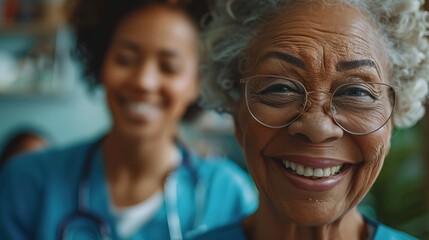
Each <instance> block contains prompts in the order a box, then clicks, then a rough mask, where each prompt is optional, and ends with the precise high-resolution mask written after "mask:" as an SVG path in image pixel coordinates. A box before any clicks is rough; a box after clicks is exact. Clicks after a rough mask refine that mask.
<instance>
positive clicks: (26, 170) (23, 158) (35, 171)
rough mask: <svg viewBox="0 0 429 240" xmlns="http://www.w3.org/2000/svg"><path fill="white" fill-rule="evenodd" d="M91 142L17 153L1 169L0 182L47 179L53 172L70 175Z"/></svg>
mask: <svg viewBox="0 0 429 240" xmlns="http://www.w3.org/2000/svg"><path fill="white" fill-rule="evenodd" d="M91 144H93V142H85V143H81V144H77V145H73V146H68V147H63V148H51V149H46V150H43V151H38V152H32V153H26V154H22V155H18V156H17V157H15V158H13V159H11V160H9V161H8V162H7V163H6V164H5V166H4V167H3V168H2V169H1V171H0V179H1V182H2V183H4V182H5V181H6V182H9V181H8V180H11V179H15V180H20V182H23V183H24V184H25V182H28V181H36V182H38V181H42V179H47V178H49V176H51V175H55V174H64V173H67V174H70V175H72V174H73V170H74V169H76V170H77V168H78V166H80V164H79V162H83V160H81V159H83V156H84V155H85V154H86V152H87V150H88V148H89V146H90V145H91ZM80 160H81V161H80ZM70 175H69V176H70ZM63 176H64V175H63ZM15 182H16V181H15ZM2 185H3V184H2Z"/></svg>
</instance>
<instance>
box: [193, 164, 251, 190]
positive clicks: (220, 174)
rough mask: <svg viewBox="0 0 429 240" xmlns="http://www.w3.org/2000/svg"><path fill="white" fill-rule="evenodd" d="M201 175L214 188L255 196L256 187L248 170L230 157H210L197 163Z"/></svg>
mask: <svg viewBox="0 0 429 240" xmlns="http://www.w3.org/2000/svg"><path fill="white" fill-rule="evenodd" d="M197 169H198V170H197V171H198V172H199V176H200V178H201V179H203V181H204V182H205V183H206V185H208V186H210V187H211V188H213V189H216V188H217V187H221V188H222V189H224V190H228V189H229V190H231V191H234V190H237V191H239V192H240V193H243V194H244V195H249V196H253V195H254V190H255V187H254V185H253V182H252V180H251V178H250V176H249V174H248V173H247V172H245V171H244V170H243V169H241V168H240V167H239V166H238V165H236V164H235V163H234V162H232V161H231V160H229V159H226V158H222V157H208V158H205V159H200V161H198V164H197Z"/></svg>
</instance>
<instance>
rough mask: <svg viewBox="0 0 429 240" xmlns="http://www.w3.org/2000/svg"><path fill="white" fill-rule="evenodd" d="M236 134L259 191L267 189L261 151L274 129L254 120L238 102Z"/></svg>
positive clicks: (268, 186) (266, 178)
mask: <svg viewBox="0 0 429 240" xmlns="http://www.w3.org/2000/svg"><path fill="white" fill-rule="evenodd" d="M236 127H237V128H238V129H237V131H239V132H238V133H237V135H239V138H240V139H239V141H240V143H241V145H242V148H243V151H244V154H245V159H246V161H247V164H248V168H249V172H250V174H251V175H252V177H253V180H254V182H255V184H256V186H257V188H258V190H259V191H269V188H270V184H268V182H267V181H268V180H269V177H268V171H267V168H266V164H265V162H264V161H265V160H264V159H263V158H262V154H261V153H262V152H263V151H264V149H265V147H266V146H267V145H268V144H269V142H270V141H271V139H273V137H274V135H275V133H276V130H275V129H269V128H267V127H264V126H262V125H261V124H259V123H258V122H256V121H255V120H254V119H253V117H252V116H251V115H250V114H249V112H248V111H247V107H246V105H245V103H244V104H242V103H240V106H239V108H238V114H237V115H236Z"/></svg>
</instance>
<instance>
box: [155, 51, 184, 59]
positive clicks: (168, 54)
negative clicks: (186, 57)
mask: <svg viewBox="0 0 429 240" xmlns="http://www.w3.org/2000/svg"><path fill="white" fill-rule="evenodd" d="M159 54H160V55H161V56H163V57H166V58H181V57H182V55H181V54H180V53H179V52H177V51H174V50H170V49H162V50H160V51H159Z"/></svg>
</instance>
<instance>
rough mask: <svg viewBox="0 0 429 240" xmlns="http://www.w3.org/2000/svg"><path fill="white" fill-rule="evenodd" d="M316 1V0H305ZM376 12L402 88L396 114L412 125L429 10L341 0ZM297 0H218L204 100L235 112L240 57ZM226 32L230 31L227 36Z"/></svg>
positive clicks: (207, 37) (428, 50)
mask: <svg viewBox="0 0 429 240" xmlns="http://www.w3.org/2000/svg"><path fill="white" fill-rule="evenodd" d="M300 1H301V2H311V1H314V0H300ZM324 1H325V2H329V3H332V2H344V3H346V4H350V5H352V6H354V7H357V8H358V9H360V10H361V11H363V12H365V13H367V14H368V15H369V16H371V17H372V18H373V19H374V20H375V23H376V24H378V28H379V30H380V32H381V34H382V36H383V38H384V42H385V46H386V47H387V52H388V55H389V60H390V61H389V62H390V71H391V73H392V74H391V75H392V78H393V83H394V84H395V85H396V86H398V87H400V88H401V91H400V92H399V94H398V99H397V105H396V109H395V114H394V123H395V125H396V126H397V127H410V126H412V125H414V124H415V123H416V122H417V121H418V120H419V119H421V118H422V117H423V115H424V113H425V108H424V102H425V101H426V100H427V99H428V88H429V87H428V85H429V41H428V38H427V37H428V28H429V15H428V12H426V11H424V10H422V5H423V4H424V0H336V1H329V0H324ZM294 2H295V3H296V2H297V0H217V2H216V3H215V5H214V6H213V7H214V8H213V9H212V10H213V11H212V21H211V22H210V23H209V24H208V26H207V29H206V31H205V32H204V34H203V44H204V48H205V51H206V57H205V59H204V60H205V61H203V65H202V74H201V75H202V78H203V81H202V96H201V103H202V105H203V106H205V107H206V108H209V109H215V110H217V111H219V112H227V113H232V112H233V111H234V107H233V106H235V103H236V102H237V101H238V99H239V97H240V91H239V83H238V82H239V80H238V79H239V78H240V76H241V73H242V72H241V70H240V62H241V61H242V59H241V58H242V56H243V52H244V50H245V49H246V47H247V46H248V44H249V43H250V41H251V40H252V38H253V37H254V36H256V34H257V31H258V29H259V27H260V26H261V25H262V24H263V23H264V22H265V21H266V20H267V18H268V15H272V13H273V12H274V11H276V9H278V7H280V6H287V4H288V3H289V4H290V3H294ZM225 36H227V37H225Z"/></svg>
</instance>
